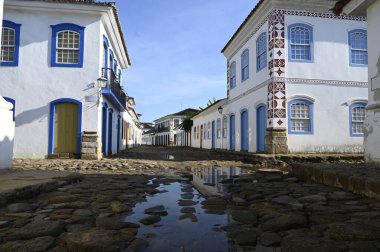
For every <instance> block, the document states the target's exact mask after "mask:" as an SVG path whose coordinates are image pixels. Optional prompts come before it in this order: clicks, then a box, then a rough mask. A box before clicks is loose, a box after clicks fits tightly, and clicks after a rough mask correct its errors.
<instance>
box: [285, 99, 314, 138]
mask: <svg viewBox="0 0 380 252" xmlns="http://www.w3.org/2000/svg"><path fill="white" fill-rule="evenodd" d="M288 111H290V116H289V134H313V103H312V102H310V101H308V100H304V99H298V100H293V101H290V102H289V103H288Z"/></svg>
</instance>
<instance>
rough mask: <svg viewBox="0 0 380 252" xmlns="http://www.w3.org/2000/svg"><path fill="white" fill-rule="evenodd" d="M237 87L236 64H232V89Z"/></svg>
mask: <svg viewBox="0 0 380 252" xmlns="http://www.w3.org/2000/svg"><path fill="white" fill-rule="evenodd" d="M234 87H236V62H235V61H234V62H232V63H231V65H230V89H233V88H234Z"/></svg>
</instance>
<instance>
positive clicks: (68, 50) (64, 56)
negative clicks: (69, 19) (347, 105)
mask: <svg viewBox="0 0 380 252" xmlns="http://www.w3.org/2000/svg"><path fill="white" fill-rule="evenodd" d="M51 27H52V42H51V66H52V67H83V54H84V29H85V28H84V27H81V26H78V25H76V24H68V23H64V24H57V25H52V26H51Z"/></svg>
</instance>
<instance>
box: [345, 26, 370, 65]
mask: <svg viewBox="0 0 380 252" xmlns="http://www.w3.org/2000/svg"><path fill="white" fill-rule="evenodd" d="M348 43H349V46H350V65H351V66H367V65H368V48H367V31H366V30H361V29H357V30H352V31H350V32H349V33H348Z"/></svg>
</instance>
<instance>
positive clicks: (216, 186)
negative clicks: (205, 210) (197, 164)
mask: <svg viewBox="0 0 380 252" xmlns="http://www.w3.org/2000/svg"><path fill="white" fill-rule="evenodd" d="M191 170H192V173H193V181H192V183H193V185H194V187H195V188H197V189H198V190H199V191H200V192H201V193H202V194H203V195H206V196H210V195H221V194H223V193H224V192H225V190H224V185H223V184H221V183H220V182H221V181H222V180H225V179H231V178H234V177H236V176H239V175H243V174H249V173H250V171H249V170H244V169H241V168H238V167H207V168H192V169H191Z"/></svg>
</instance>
